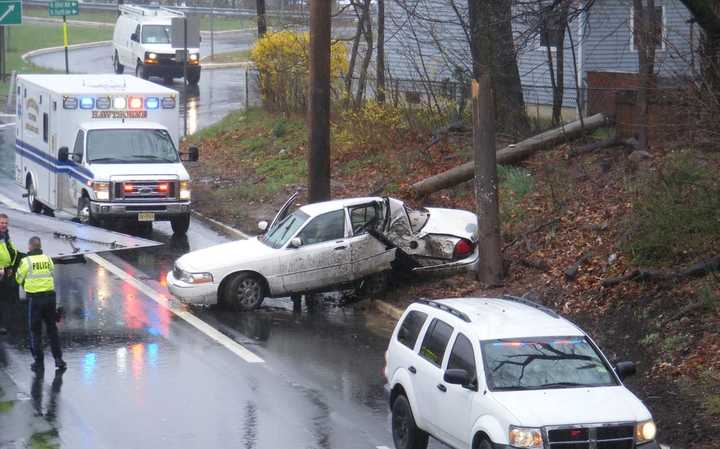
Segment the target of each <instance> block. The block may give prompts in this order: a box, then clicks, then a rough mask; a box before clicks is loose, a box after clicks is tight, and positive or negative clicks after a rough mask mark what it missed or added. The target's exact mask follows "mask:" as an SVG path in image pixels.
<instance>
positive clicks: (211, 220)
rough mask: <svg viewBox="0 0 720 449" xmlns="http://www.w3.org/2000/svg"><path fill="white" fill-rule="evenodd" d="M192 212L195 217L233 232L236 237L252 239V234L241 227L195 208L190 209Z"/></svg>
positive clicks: (230, 232) (225, 230)
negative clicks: (237, 227) (227, 223)
mask: <svg viewBox="0 0 720 449" xmlns="http://www.w3.org/2000/svg"><path fill="white" fill-rule="evenodd" d="M190 213H191V214H192V215H193V216H195V218H197V219H199V220H200V221H204V222H206V223H210V224H212V225H215V226H217V227H218V228H220V229H222V230H223V231H224V232H225V233H227V234H231V235H233V236H235V237H240V238H241V239H244V240H248V239H251V238H252V236H251V235H248V234H245V233H244V232H242V231H241V230H239V229H235V228H233V227H232V226H229V225H226V224H225V223H222V222H220V221H217V220H215V219H214V218H210V217H208V216H207V215H205V214H201V213H200V212H196V211H194V210H192V211H190Z"/></svg>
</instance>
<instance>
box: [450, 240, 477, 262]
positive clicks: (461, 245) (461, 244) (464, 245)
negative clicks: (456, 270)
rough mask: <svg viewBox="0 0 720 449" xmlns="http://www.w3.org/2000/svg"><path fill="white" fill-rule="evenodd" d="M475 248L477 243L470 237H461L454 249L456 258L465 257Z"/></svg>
mask: <svg viewBox="0 0 720 449" xmlns="http://www.w3.org/2000/svg"><path fill="white" fill-rule="evenodd" d="M474 250H475V244H474V243H473V242H471V241H470V240H468V239H460V240H458V242H457V243H456V244H455V249H454V250H453V258H454V259H464V258H466V257H467V256H469V255H470V254H472V252H473V251H474Z"/></svg>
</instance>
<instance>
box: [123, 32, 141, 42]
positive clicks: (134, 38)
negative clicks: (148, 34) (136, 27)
mask: <svg viewBox="0 0 720 449" xmlns="http://www.w3.org/2000/svg"><path fill="white" fill-rule="evenodd" d="M126 36H127V34H126ZM130 40H131V41H133V42H137V41H138V35H137V33H133V34H131V35H130Z"/></svg>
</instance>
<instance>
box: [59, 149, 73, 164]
mask: <svg viewBox="0 0 720 449" xmlns="http://www.w3.org/2000/svg"><path fill="white" fill-rule="evenodd" d="M69 155H70V150H68V147H60V149H59V150H58V160H59V161H60V162H67V160H68V157H69Z"/></svg>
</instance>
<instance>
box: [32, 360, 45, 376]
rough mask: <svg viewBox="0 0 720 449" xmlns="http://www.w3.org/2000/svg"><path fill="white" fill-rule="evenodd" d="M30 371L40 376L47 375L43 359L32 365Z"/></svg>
mask: <svg viewBox="0 0 720 449" xmlns="http://www.w3.org/2000/svg"><path fill="white" fill-rule="evenodd" d="M30 369H31V370H33V372H34V373H35V374H37V375H38V376H42V375H43V374H44V373H45V364H44V363H43V361H42V359H40V360H35V361H34V362H33V363H32V365H30Z"/></svg>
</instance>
